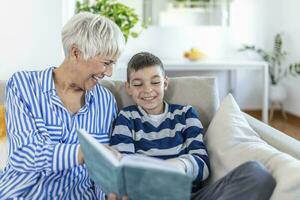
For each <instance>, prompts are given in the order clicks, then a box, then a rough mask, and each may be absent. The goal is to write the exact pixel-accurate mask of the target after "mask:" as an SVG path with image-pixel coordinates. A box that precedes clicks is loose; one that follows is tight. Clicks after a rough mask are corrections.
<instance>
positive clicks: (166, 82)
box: [164, 76, 169, 90]
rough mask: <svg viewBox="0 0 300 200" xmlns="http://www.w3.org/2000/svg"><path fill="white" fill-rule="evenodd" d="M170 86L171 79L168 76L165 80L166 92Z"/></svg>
mask: <svg viewBox="0 0 300 200" xmlns="http://www.w3.org/2000/svg"><path fill="white" fill-rule="evenodd" d="M168 86H169V77H167V76H166V77H165V80H164V90H167V89H168Z"/></svg>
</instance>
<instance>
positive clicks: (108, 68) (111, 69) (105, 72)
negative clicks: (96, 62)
mask: <svg viewBox="0 0 300 200" xmlns="http://www.w3.org/2000/svg"><path fill="white" fill-rule="evenodd" d="M112 72H113V68H112V67H111V66H109V67H105V71H104V75H105V76H107V77H111V76H112Z"/></svg>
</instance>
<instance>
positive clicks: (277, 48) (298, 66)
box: [239, 33, 300, 103]
mask: <svg viewBox="0 0 300 200" xmlns="http://www.w3.org/2000/svg"><path fill="white" fill-rule="evenodd" d="M239 51H254V52H255V53H257V54H258V55H259V56H261V58H262V59H263V60H264V61H266V62H268V63H269V75H270V81H271V87H270V100H271V102H279V103H282V102H283V100H284V99H285V98H286V97H287V94H286V91H285V88H284V87H283V86H282V84H280V82H281V81H282V80H283V79H284V77H286V76H288V75H292V76H298V75H300V62H299V63H295V64H290V65H289V66H288V67H285V66H284V65H283V61H284V59H285V58H286V56H287V53H286V51H283V50H282V37H281V34H279V33H278V34H276V35H275V38H274V47H273V51H271V52H268V51H265V50H263V49H261V48H257V47H255V46H254V45H243V47H242V48H241V49H239Z"/></svg>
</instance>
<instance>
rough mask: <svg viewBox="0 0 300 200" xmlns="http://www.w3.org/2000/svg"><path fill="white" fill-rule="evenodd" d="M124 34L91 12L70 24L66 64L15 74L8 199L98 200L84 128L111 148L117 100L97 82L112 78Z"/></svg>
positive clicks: (1, 192)
mask: <svg viewBox="0 0 300 200" xmlns="http://www.w3.org/2000/svg"><path fill="white" fill-rule="evenodd" d="M124 41H125V40H124V37H123V34H122V33H121V31H120V29H119V28H118V27H117V25H116V24H114V23H113V22H112V21H110V20H109V19H107V18H104V17H101V16H99V15H94V14H91V13H80V14H77V15H75V16H74V17H73V18H71V19H70V21H69V22H68V23H67V24H66V25H65V26H64V27H63V30H62V42H63V47H64V52H65V59H64V61H63V63H62V64H61V65H60V66H59V67H57V68H56V67H52V68H48V69H45V70H43V71H30V72H29V71H28V72H18V73H15V74H14V75H13V76H12V77H11V78H10V80H9V81H8V84H7V88H6V97H7V99H6V103H7V104H6V106H7V115H6V120H7V131H8V138H9V144H10V145H9V161H8V165H7V166H6V168H5V169H4V171H3V172H2V173H1V174H0V199H7V198H19V197H21V198H25V199H96V198H100V199H101V198H103V197H104V195H103V194H102V192H101V191H100V190H98V189H96V188H97V187H96V186H95V185H94V183H93V181H92V180H91V179H90V178H89V176H88V173H87V169H86V167H85V166H84V165H83V162H84V160H83V156H82V153H81V150H80V146H79V143H78V139H77V135H76V129H78V128H83V129H85V130H87V131H88V132H89V133H91V134H92V135H93V136H94V137H95V138H96V139H97V140H98V141H99V142H102V143H108V139H109V138H108V136H109V134H110V132H111V125H112V121H113V120H114V118H115V117H116V102H115V99H114V97H113V95H112V94H111V93H110V92H109V91H108V90H107V89H105V88H104V87H102V86H101V85H99V84H97V83H98V81H99V80H100V79H102V78H103V77H105V76H111V75H112V67H113V65H114V63H115V62H116V60H117V59H118V57H119V56H120V53H121V51H122V49H123V47H124V44H125V42H124Z"/></svg>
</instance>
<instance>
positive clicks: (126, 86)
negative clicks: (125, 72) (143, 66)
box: [125, 81, 132, 96]
mask: <svg viewBox="0 0 300 200" xmlns="http://www.w3.org/2000/svg"><path fill="white" fill-rule="evenodd" d="M125 90H126V92H127V94H128V95H130V96H131V95H132V91H131V87H130V83H128V82H127V81H125Z"/></svg>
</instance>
